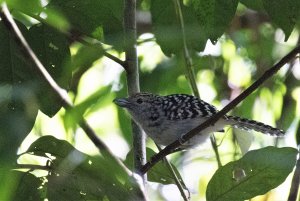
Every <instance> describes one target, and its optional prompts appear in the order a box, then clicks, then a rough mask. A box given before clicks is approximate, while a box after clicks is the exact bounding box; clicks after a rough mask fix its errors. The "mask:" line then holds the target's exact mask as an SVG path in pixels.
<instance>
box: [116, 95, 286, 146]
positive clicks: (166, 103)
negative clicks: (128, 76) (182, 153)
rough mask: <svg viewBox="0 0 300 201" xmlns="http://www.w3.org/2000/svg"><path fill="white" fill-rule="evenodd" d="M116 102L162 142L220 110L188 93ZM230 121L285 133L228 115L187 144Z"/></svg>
mask: <svg viewBox="0 0 300 201" xmlns="http://www.w3.org/2000/svg"><path fill="white" fill-rule="evenodd" d="M114 102H115V103H116V104H117V105H118V106H120V107H124V108H126V109H127V110H128V111H129V113H130V115H131V116H132V118H133V119H134V121H135V122H136V123H137V124H139V125H140V126H141V127H142V128H143V129H144V131H145V132H146V133H147V135H148V136H149V137H151V138H152V139H153V140H154V141H155V142H156V143H157V144H160V145H168V144H170V143H172V142H173V141H175V140H177V139H179V138H180V137H181V136H182V135H183V134H185V133H187V132H188V131H190V130H192V129H193V128H195V127H197V126H199V125H200V124H201V123H202V122H204V121H205V120H207V119H208V118H209V117H211V116H212V115H213V114H215V113H217V112H218V110H217V109H216V108H215V107H214V106H213V105H210V104H209V103H207V102H205V101H203V100H200V99H198V98H196V97H194V96H191V95H185V94H173V95H168V96H159V95H154V94H151V93H137V94H135V95H133V96H130V97H129V98H118V99H115V100H114ZM227 125H231V126H234V127H236V128H240V129H244V130H255V131H258V132H261V133H264V134H270V135H273V136H283V135H284V132H283V131H282V130H279V129H277V128H273V127H271V126H268V125H265V124H263V123H260V122H257V121H254V120H249V119H244V118H240V117H237V116H229V115H224V116H223V117H222V118H220V119H219V120H218V121H217V122H216V123H215V124H214V125H212V126H210V127H208V128H206V129H204V130H203V131H201V133H199V134H198V135H196V136H194V137H193V138H191V139H190V140H189V141H188V142H186V143H185V144H184V145H183V148H184V147H187V146H194V145H197V144H199V143H201V142H203V141H205V140H206V139H207V137H208V136H209V134H211V133H213V132H217V131H220V130H222V129H223V128H224V126H227Z"/></svg>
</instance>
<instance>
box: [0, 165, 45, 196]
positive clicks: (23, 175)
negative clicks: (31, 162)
mask: <svg viewBox="0 0 300 201" xmlns="http://www.w3.org/2000/svg"><path fill="white" fill-rule="evenodd" d="M0 180H1V184H0V192H1V194H0V200H14V201H19V200H20V201H22V200H28V201H39V200H44V199H42V189H41V188H39V187H40V186H41V185H42V180H41V179H39V178H37V177H35V176H34V175H32V174H30V173H27V172H19V171H12V170H5V169H0Z"/></svg>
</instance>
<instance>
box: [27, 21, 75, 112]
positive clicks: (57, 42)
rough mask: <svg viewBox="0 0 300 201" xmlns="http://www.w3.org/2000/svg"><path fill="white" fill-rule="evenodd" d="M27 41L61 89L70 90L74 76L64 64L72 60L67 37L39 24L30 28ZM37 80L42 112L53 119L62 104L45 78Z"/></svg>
mask: <svg viewBox="0 0 300 201" xmlns="http://www.w3.org/2000/svg"><path fill="white" fill-rule="evenodd" d="M27 39H28V43H29V44H30V46H31V47H32V49H33V51H34V52H35V53H36V54H37V56H38V58H39V59H40V61H41V62H42V64H43V65H44V66H45V68H46V70H47V71H48V72H49V73H50V75H51V76H52V78H53V79H54V80H55V81H56V82H57V83H58V84H59V85H60V86H61V87H63V88H65V89H66V88H68V86H69V82H70V79H71V76H72V74H71V71H70V70H66V69H67V68H64V64H65V63H66V62H67V61H69V60H70V58H71V54H70V50H69V45H68V40H67V38H66V37H65V35H64V34H62V33H60V32H58V31H57V30H56V29H54V28H52V27H50V26H47V25H44V24H38V25H35V26H32V27H31V28H30V30H29V33H28V37H27ZM36 79H37V80H38V83H37V84H38V85H37V86H38V87H37V90H36V93H37V94H38V99H39V104H40V105H39V107H40V110H42V111H43V112H44V113H45V114H47V115H48V116H50V117H52V116H54V115H55V114H56V113H57V112H58V110H59V109H60V108H61V107H62V103H61V101H60V99H59V98H58V97H57V95H56V93H54V92H53V91H52V90H51V89H50V88H49V86H48V84H47V83H46V81H44V79H43V78H41V77H40V76H38V77H37V78H36ZM45 89H47V90H45Z"/></svg>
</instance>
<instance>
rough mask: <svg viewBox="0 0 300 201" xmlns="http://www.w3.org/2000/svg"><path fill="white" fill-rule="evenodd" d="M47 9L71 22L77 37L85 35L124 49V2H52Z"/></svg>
mask: <svg viewBox="0 0 300 201" xmlns="http://www.w3.org/2000/svg"><path fill="white" fill-rule="evenodd" d="M47 8H50V9H53V10H57V11H60V12H61V13H62V14H63V15H64V16H65V17H66V18H67V19H68V20H69V22H70V24H71V26H72V27H71V28H72V29H73V33H74V34H75V35H76V34H78V33H79V34H85V35H88V36H91V37H93V38H95V39H98V40H101V41H104V42H105V43H108V44H112V45H114V46H115V47H117V48H121V47H122V44H123V25H122V24H123V1H121V0H101V1H99V0H97V1H94V0H85V1H82V0H52V1H51V2H50V3H49V4H48V5H47ZM76 32H77V33H76Z"/></svg>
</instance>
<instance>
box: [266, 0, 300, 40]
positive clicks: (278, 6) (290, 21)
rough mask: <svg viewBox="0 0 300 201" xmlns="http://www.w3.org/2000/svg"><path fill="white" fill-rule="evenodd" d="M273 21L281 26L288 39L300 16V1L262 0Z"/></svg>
mask: <svg viewBox="0 0 300 201" xmlns="http://www.w3.org/2000/svg"><path fill="white" fill-rule="evenodd" d="M262 2H263V5H264V9H265V10H266V11H267V13H268V15H269V16H270V18H271V20H272V22H274V24H276V25H277V26H279V27H280V28H281V29H282V30H283V31H284V33H285V40H287V39H288V38H289V36H290V34H291V33H292V31H293V29H294V26H295V24H296V22H297V20H298V19H299V17H300V14H299V10H300V1H298V0H277V1H272V0H262Z"/></svg>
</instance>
